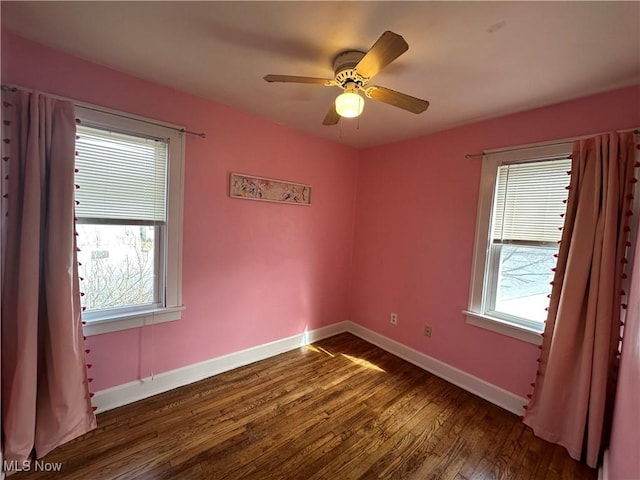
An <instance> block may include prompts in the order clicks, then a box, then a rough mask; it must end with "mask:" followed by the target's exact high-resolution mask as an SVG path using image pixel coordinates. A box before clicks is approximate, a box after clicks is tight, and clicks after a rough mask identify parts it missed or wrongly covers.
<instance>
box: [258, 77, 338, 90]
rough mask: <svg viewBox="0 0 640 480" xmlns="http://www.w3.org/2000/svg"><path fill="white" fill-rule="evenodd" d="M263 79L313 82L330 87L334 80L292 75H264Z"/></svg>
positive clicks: (269, 80)
mask: <svg viewBox="0 0 640 480" xmlns="http://www.w3.org/2000/svg"><path fill="white" fill-rule="evenodd" d="M264 79H265V80H266V81H267V82H290V83H315V84H318V85H324V86H325V87H331V86H332V85H333V84H334V83H335V81H334V80H329V79H326V78H316V77H296V76H293V75H265V76H264Z"/></svg>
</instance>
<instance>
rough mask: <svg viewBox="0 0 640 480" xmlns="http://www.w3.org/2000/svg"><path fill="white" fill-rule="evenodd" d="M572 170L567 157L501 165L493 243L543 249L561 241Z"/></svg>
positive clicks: (494, 211)
mask: <svg viewBox="0 0 640 480" xmlns="http://www.w3.org/2000/svg"><path fill="white" fill-rule="evenodd" d="M570 169H571V160H570V159H568V158H566V157H564V158H559V159H554V160H544V161H538V162H530V163H513V164H506V165H500V166H499V167H498V176H497V180H496V190H495V202H494V209H493V221H492V224H493V229H492V230H493V231H492V241H493V242H494V243H516V244H517V243H524V244H531V243H534V244H541V245H544V244H555V243H556V242H557V241H558V240H560V237H561V234H562V232H561V229H560V228H561V227H562V225H563V224H564V219H563V218H562V217H561V214H563V213H564V212H565V210H566V205H565V204H564V203H563V200H564V199H566V198H567V190H566V187H567V185H569V175H567V171H569V170H570Z"/></svg>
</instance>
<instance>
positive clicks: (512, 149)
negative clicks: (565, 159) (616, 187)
mask: <svg viewBox="0 0 640 480" xmlns="http://www.w3.org/2000/svg"><path fill="white" fill-rule="evenodd" d="M620 132H633V133H634V134H635V135H640V130H639V129H637V128H636V129H628V130H620ZM593 135H602V133H600V134H598V133H593V134H591V135H583V136H581V137H573V138H568V139H566V140H564V141H562V142H553V143H538V144H536V145H529V146H527V147H516V148H505V149H504V150H494V151H492V152H480V153H467V154H466V155H465V156H464V158H467V159H469V158H479V157H484V156H485V155H490V154H497V153H506V152H517V151H519V150H528V149H530V148H540V147H553V146H555V145H562V144H564V143H570V142H573V141H575V140H581V139H584V138H589V137H592V136H593Z"/></svg>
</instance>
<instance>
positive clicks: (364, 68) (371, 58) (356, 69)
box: [264, 31, 429, 125]
mask: <svg viewBox="0 0 640 480" xmlns="http://www.w3.org/2000/svg"><path fill="white" fill-rule="evenodd" d="M408 49H409V45H408V44H407V42H406V41H405V40H404V38H402V37H401V36H400V35H398V34H397V33H393V32H390V31H386V32H384V33H383V34H382V35H381V36H380V38H378V40H377V41H376V43H374V44H373V46H372V47H371V48H370V49H369V51H368V52H366V53H364V52H359V51H353V50H350V51H347V52H344V53H341V54H340V55H338V56H337V57H336V59H335V61H334V63H333V70H334V72H335V77H334V79H325V78H316V77H297V76H291V75H265V77H264V79H265V80H266V81H267V82H288V83H314V84H318V85H324V86H325V87H340V88H342V89H343V90H344V92H343V93H342V94H341V95H338V97H337V98H336V101H335V102H334V103H333V104H332V106H331V108H330V109H329V111H328V112H327V115H326V116H325V117H324V120H323V122H322V124H323V125H335V124H337V123H338V122H339V121H340V117H357V116H358V115H360V114H361V113H362V109H363V108H364V100H363V99H362V97H361V96H360V95H359V94H358V91H359V90H361V91H363V92H364V94H365V95H366V96H367V98H371V99H373V100H377V101H379V102H383V103H387V104H389V105H393V106H394V107H398V108H402V109H403V110H407V111H409V112H413V113H422V112H424V111H425V110H426V109H427V107H428V106H429V102H427V101H426V100H421V99H419V98H416V97H412V96H410V95H407V94H404V93H400V92H396V91H394V90H391V89H388V88H385V87H380V86H377V85H369V81H370V80H371V79H372V78H373V77H374V76H375V75H377V74H378V73H380V71H381V70H382V69H383V68H385V67H386V66H387V65H389V64H390V63H391V62H393V61H394V60H395V59H396V58H398V57H399V56H400V55H402V54H403V53H404V52H406V51H407V50H408Z"/></svg>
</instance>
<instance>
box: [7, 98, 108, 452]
mask: <svg viewBox="0 0 640 480" xmlns="http://www.w3.org/2000/svg"><path fill="white" fill-rule="evenodd" d="M3 141H4V143H3V147H4V149H3V150H4V151H3V161H5V162H7V165H8V171H9V174H8V191H7V193H6V195H7V197H5V198H4V200H5V201H6V208H7V216H6V223H4V224H3V225H4V226H6V231H5V229H3V236H4V235H5V234H6V245H5V252H4V255H3V259H2V261H3V279H2V337H1V339H2V436H3V452H4V460H5V461H8V462H11V461H13V460H16V461H18V462H21V461H23V460H25V459H27V458H30V457H31V456H32V455H33V454H35V455H36V456H37V457H38V458H40V457H42V456H44V455H46V454H47V453H48V452H50V451H51V450H52V449H54V448H55V447H56V446H58V445H60V444H62V443H64V442H66V441H68V440H70V439H72V438H74V437H77V436H79V435H81V434H83V433H85V432H87V431H89V430H91V429H93V428H95V426H96V420H95V416H94V414H93V410H92V407H91V402H90V400H89V391H88V384H87V375H86V366H85V359H84V356H85V352H84V339H83V336H82V324H81V318H80V293H79V289H78V274H77V263H76V246H75V235H74V231H75V224H74V206H75V205H74V162H75V114H74V106H73V104H72V103H70V102H66V101H60V100H55V99H52V98H48V97H46V96H44V95H41V94H38V93H29V92H23V91H19V92H15V93H10V94H6V95H3Z"/></svg>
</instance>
